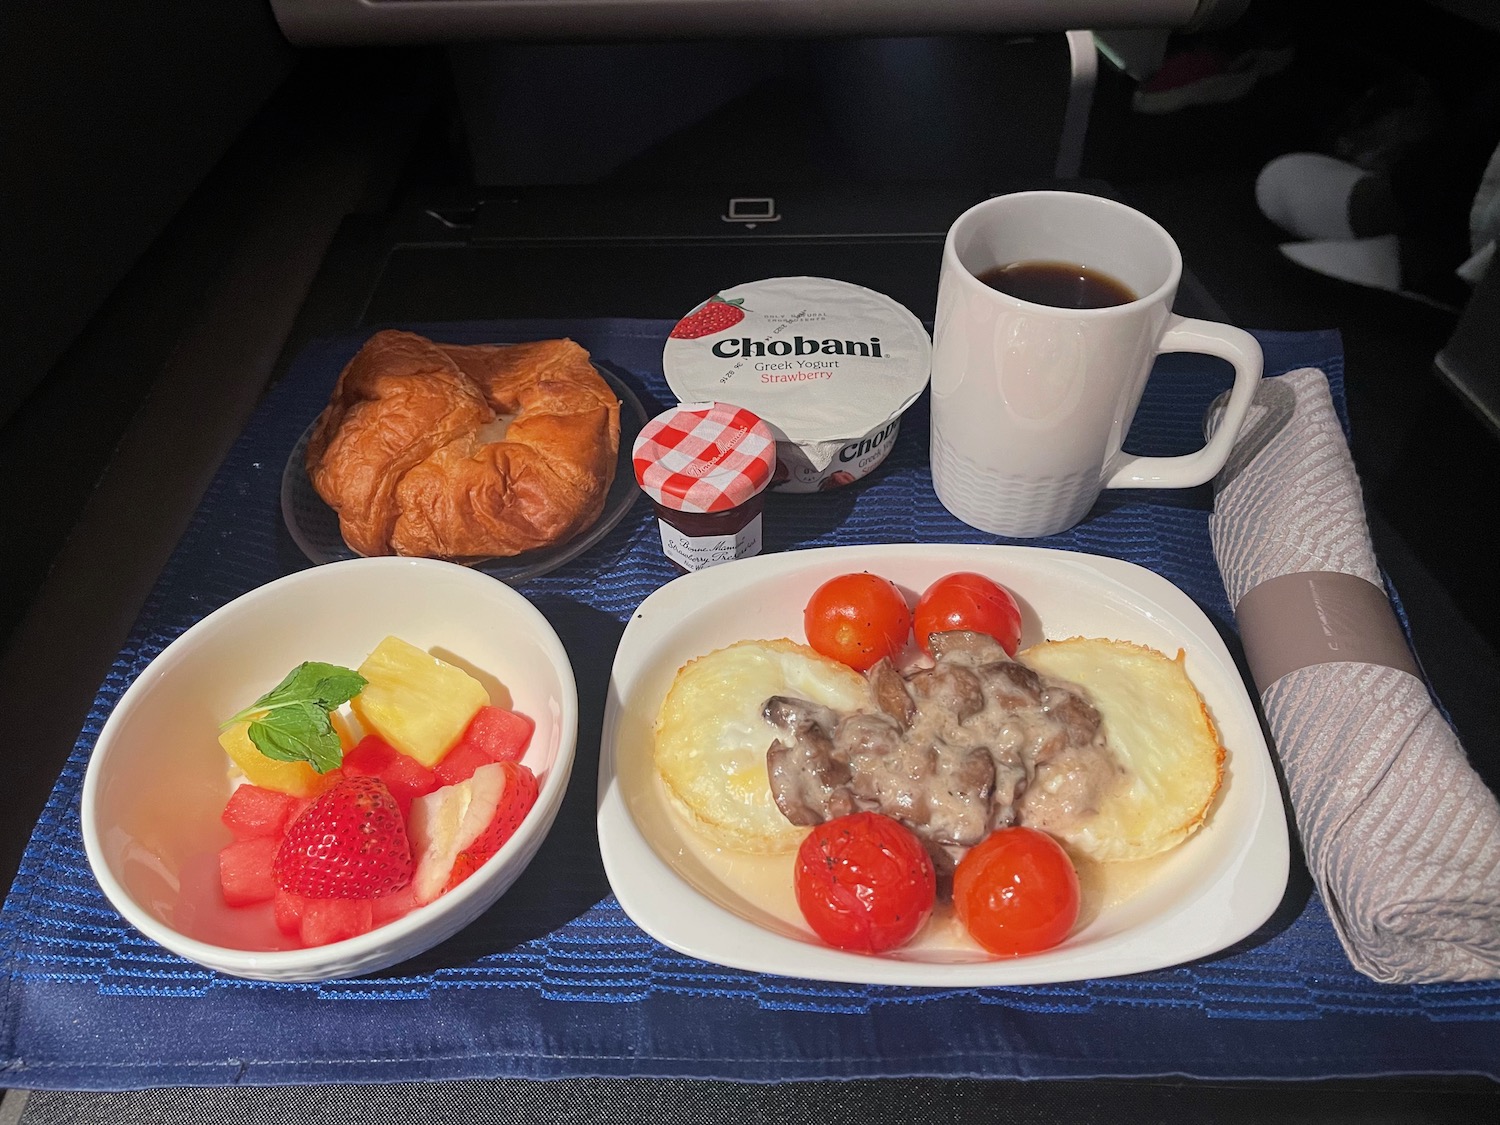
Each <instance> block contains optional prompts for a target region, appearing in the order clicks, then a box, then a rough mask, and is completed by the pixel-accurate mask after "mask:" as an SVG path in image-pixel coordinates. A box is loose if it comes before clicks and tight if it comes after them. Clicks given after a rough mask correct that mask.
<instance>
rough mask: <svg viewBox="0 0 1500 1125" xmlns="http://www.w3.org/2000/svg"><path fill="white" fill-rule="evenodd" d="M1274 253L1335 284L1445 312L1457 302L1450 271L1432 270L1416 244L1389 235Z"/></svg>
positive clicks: (1292, 246) (1299, 245)
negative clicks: (1376, 291)
mask: <svg viewBox="0 0 1500 1125" xmlns="http://www.w3.org/2000/svg"><path fill="white" fill-rule="evenodd" d="M1278 249H1279V250H1280V251H1281V253H1282V254H1283V255H1284V256H1285V257H1286V258H1287V260H1289V261H1292V262H1295V263H1296V264H1297V265H1299V266H1302V267H1303V268H1305V269H1309V270H1312V271H1313V272H1315V273H1320V274H1323V275H1324V276H1325V277H1331V278H1335V279H1336V280H1338V281H1345V282H1349V283H1350V284H1352V285H1362V286H1364V287H1365V288H1367V289H1383V290H1385V291H1386V292H1388V293H1395V294H1396V295H1397V296H1400V297H1406V298H1407V299H1409V300H1413V301H1420V302H1422V303H1423V304H1426V305H1432V306H1434V307H1435V308H1440V309H1445V310H1448V311H1456V310H1457V308H1458V306H1459V305H1460V304H1461V303H1462V298H1463V293H1462V287H1461V286H1459V285H1456V284H1455V279H1454V278H1453V276H1452V273H1451V271H1446V273H1445V271H1442V270H1440V269H1439V270H1436V271H1435V269H1434V265H1433V263H1432V262H1430V261H1428V260H1427V259H1426V257H1425V255H1424V249H1425V248H1424V247H1423V246H1422V245H1421V244H1419V243H1415V242H1411V241H1406V242H1403V240H1402V239H1401V238H1400V237H1399V236H1397V235H1394V234H1384V235H1379V236H1377V237H1375V238H1347V239H1340V238H1327V239H1315V240H1311V241H1307V242H1287V243H1283V244H1282V245H1281V246H1279V247H1278Z"/></svg>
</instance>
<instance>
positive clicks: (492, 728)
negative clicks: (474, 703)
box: [458, 705, 536, 762]
mask: <svg viewBox="0 0 1500 1125" xmlns="http://www.w3.org/2000/svg"><path fill="white" fill-rule="evenodd" d="M535 730H536V721H535V720H534V719H532V718H531V717H529V716H527V715H522V714H521V713H520V712H518V711H509V710H507V709H506V708H504V707H495V706H492V705H491V706H486V707H481V708H480V709H479V711H478V713H477V714H475V716H474V718H473V719H472V720H471V721H470V723H469V725H468V728H467V729H466V730H465V731H464V736H463V737H462V738H461V739H459V741H458V745H460V746H463V745H465V744H469V745H472V746H476V747H478V748H479V749H480V750H483V751H484V753H485V754H486V755H487V756H488V757H489V759H490V760H491V761H493V762H519V761H520V760H521V759H522V758H523V757H525V755H526V748H527V747H528V746H530V745H531V735H532V732H533V731H535Z"/></svg>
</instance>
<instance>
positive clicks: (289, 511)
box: [281, 367, 646, 583]
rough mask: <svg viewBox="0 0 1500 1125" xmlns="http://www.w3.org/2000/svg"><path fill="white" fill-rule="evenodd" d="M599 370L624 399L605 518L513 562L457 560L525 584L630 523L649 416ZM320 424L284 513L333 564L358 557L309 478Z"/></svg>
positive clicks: (311, 554) (298, 466)
mask: <svg viewBox="0 0 1500 1125" xmlns="http://www.w3.org/2000/svg"><path fill="white" fill-rule="evenodd" d="M595 370H596V371H598V372H599V374H600V375H601V376H602V377H603V379H604V381H605V382H606V383H608V384H609V387H610V390H612V391H614V392H615V396H616V397H617V398H619V400H620V455H619V458H618V460H617V461H616V463H615V479H614V481H613V483H611V484H610V486H609V492H608V493H607V494H606V495H605V497H604V510H603V511H602V512H600V513H599V518H598V519H597V520H596V521H595V522H594V524H593V526H592V527H590V528H589V529H588V530H587V531H584V532H583V533H581V534H579V535H576V536H574V537H573V538H572V539H569V540H568V541H567V542H565V543H558V544H556V545H555V546H552V547H543V548H541V549H539V550H536V551H526V552H524V553H522V554H519V555H511V556H509V557H508V558H493V559H461V560H455V561H460V562H464V563H466V564H467V565H469V566H472V567H474V568H475V569H476V570H482V571H483V572H484V573H486V574H488V575H489V576H490V577H492V578H498V579H499V580H500V581H502V582H506V583H514V582H520V581H521V580H522V579H525V578H535V577H536V576H537V575H539V574H546V573H547V572H548V571H551V570H556V569H557V568H558V567H560V566H562V565H563V564H564V563H566V562H570V561H571V560H573V559H575V558H577V557H578V556H579V555H581V554H583V552H585V551H587V550H588V549H589V548H590V547H592V546H593V545H594V544H595V543H597V542H599V540H600V539H603V538H604V536H606V535H608V534H609V532H610V530H611V529H612V528H614V526H615V525H616V524H618V523H619V522H620V521H621V520H622V519H624V518H625V513H626V512H628V511H630V508H631V506H632V505H633V504H634V503H635V502H636V499H637V498H638V497H639V496H640V495H641V490H640V488H639V487H638V486H637V485H636V482H635V471H634V469H633V468H632V466H631V448H632V447H633V446H634V445H635V439H636V435H637V434H639V433H640V432H641V427H642V426H644V425H645V424H646V411H645V409H644V408H643V407H642V406H641V402H640V399H638V398H636V396H635V394H634V392H632V391H631V389H630V388H629V387H627V386H626V385H625V384H624V383H622V382H621V381H620V380H619V378H618V377H616V376H615V375H613V374H611V373H610V372H608V371H606V370H605V369H604V368H602V367H596V368H595ZM316 424H317V419H314V420H313V421H312V422H309V423H308V425H307V429H305V430H303V431H302V436H301V437H300V438H298V439H297V444H296V446H295V447H294V448H293V449H292V455H291V456H290V457H288V458H287V462H286V468H285V469H284V470H283V471H282V474H281V514H282V517H283V518H284V519H285V520H286V526H287V530H288V531H289V532H291V535H292V539H293V541H295V542H296V544H297V546H298V547H299V548H301V550H302V553H303V554H304V555H306V556H307V557H308V558H310V559H311V560H312V561H313V562H315V563H328V562H337V561H338V560H340V559H353V558H358V557H359V556H358V554H357V553H356V552H355V551H354V550H353V549H351V548H350V546H349V545H348V544H347V543H345V542H344V537H343V535H342V534H341V533H340V531H339V518H338V515H337V513H335V512H334V510H333V509H332V508H330V507H329V506H328V505H327V504H325V503H324V502H323V498H322V497H321V496H319V495H318V493H317V490H316V489H314V488H313V486H312V481H311V480H310V479H308V476H307V466H306V465H305V464H304V463H303V462H304V458H305V455H306V452H307V442H308V439H309V438H311V437H312V431H313V426H314V425H316Z"/></svg>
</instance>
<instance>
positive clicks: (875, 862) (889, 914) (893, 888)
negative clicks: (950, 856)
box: [796, 812, 937, 953]
mask: <svg viewBox="0 0 1500 1125" xmlns="http://www.w3.org/2000/svg"><path fill="white" fill-rule="evenodd" d="M796 890H797V905H798V906H799V907H801V908H802V916H803V917H804V918H806V919H807V924H808V925H809V926H811V927H812V928H813V933H815V934H817V935H818V936H819V937H820V938H822V939H823V940H824V941H826V942H827V943H828V944H829V945H832V946H835V947H836V948H838V949H848V950H852V951H854V952H856V953H883V952H884V951H885V950H887V949H896V948H897V947H899V946H902V945H905V944H906V943H907V942H909V941H910V940H911V939H912V938H913V937H915V936H916V934H917V931H918V930H920V929H921V928H922V927H923V926H924V925H926V923H927V919H928V918H929V917H931V916H932V907H933V903H934V902H935V901H936V898H937V876H936V873H935V872H934V871H933V867H932V858H931V857H930V856H929V855H928V854H927V849H926V848H924V847H923V846H922V842H921V841H920V840H918V839H917V838H916V836H914V835H913V834H912V832H911V830H910V829H908V828H907V827H906V826H905V825H903V824H901V823H899V822H898V821H895V820H892V819H891V818H890V817H888V816H882V815H881V814H880V813H872V812H871V813H851V814H850V815H848V816H840V817H835V818H834V819H833V820H828V821H824V822H823V823H822V824H820V825H818V826H817V827H816V828H814V829H813V830H812V832H811V833H809V834H808V836H807V838H806V839H805V840H803V841H802V846H801V847H800V848H799V849H798V850H797V866H796Z"/></svg>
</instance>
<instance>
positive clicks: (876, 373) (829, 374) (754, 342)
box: [662, 277, 932, 491]
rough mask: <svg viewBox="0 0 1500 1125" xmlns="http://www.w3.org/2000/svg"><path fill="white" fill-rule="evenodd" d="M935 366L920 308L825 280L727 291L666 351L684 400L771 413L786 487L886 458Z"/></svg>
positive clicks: (802, 487)
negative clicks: (901, 421)
mask: <svg viewBox="0 0 1500 1125" xmlns="http://www.w3.org/2000/svg"><path fill="white" fill-rule="evenodd" d="M931 366H932V340H931V338H930V337H929V336H928V334H927V330H926V329H925V328H924V327H923V326H922V322H921V321H920V320H918V319H917V318H916V316H915V315H914V314H913V313H912V312H911V310H909V309H907V308H906V307H905V306H903V305H901V304H900V303H898V302H896V301H893V300H892V299H891V298H889V297H887V296H885V295H884V294H882V293H877V292H875V291H874V290H872V289H866V288H864V287H863V286H860V285H853V284H850V283H849V282H846V281H835V280H832V279H830V278H822V277H775V278H769V279H767V280H764V281H752V282H748V283H746V284H744V285H737V286H734V287H733V288H730V289H723V290H720V291H719V292H718V293H716V294H714V295H713V296H712V297H710V298H709V299H708V300H707V301H705V302H703V303H702V304H701V305H699V306H698V307H697V308H695V309H694V310H693V311H692V312H690V313H688V314H687V315H686V316H685V317H683V318H682V319H681V320H680V321H678V322H677V325H676V327H674V328H673V329H672V332H671V335H670V336H669V337H668V339H667V344H666V347H665V349H664V350H663V352H662V368H663V371H664V373H665V374H666V377H667V385H668V386H669V387H670V388H671V389H672V393H673V394H675V395H676V396H677V398H678V399H679V400H680V401H682V402H702V401H718V402H731V403H734V404H735V405H737V406H743V407H745V408H746V409H748V410H751V411H753V412H754V413H755V414H757V415H759V416H760V417H761V418H762V419H764V420H765V422H766V423H767V425H769V426H770V427H771V430H772V432H773V433H774V434H775V435H776V438H777V441H778V447H779V448H778V455H779V457H780V458H781V461H782V464H781V465H780V466H779V467H778V469H777V476H778V480H777V481H776V487H778V488H779V489H781V490H782V491H812V490H815V489H818V488H827V487H830V486H837V485H838V484H845V483H849V481H851V480H855V479H858V478H859V477H861V476H863V475H864V474H865V473H867V472H869V471H870V469H872V468H874V466H875V465H877V464H879V463H880V461H882V460H884V458H885V455H886V453H888V452H889V450H890V446H891V442H892V440H893V439H894V437H895V433H896V429H897V425H898V420H899V418H900V416H901V414H902V413H903V412H904V411H905V410H906V408H907V407H909V406H910V405H911V404H912V403H913V402H915V401H916V398H917V396H918V395H920V394H921V393H922V390H923V388H925V387H926V386H927V380H928V376H929V374H930V372H931Z"/></svg>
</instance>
